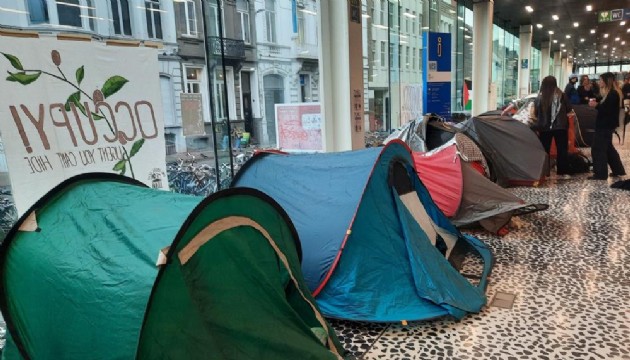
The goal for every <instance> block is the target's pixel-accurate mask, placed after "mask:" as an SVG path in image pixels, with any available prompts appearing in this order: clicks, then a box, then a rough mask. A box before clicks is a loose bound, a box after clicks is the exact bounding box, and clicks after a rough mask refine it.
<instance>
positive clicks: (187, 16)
mask: <svg viewBox="0 0 630 360" xmlns="http://www.w3.org/2000/svg"><path fill="white" fill-rule="evenodd" d="M202 1H203V0H202ZM178 3H179V4H181V8H180V16H181V17H182V18H181V19H180V21H181V22H183V23H185V24H186V26H185V27H184V28H185V32H182V36H186V37H195V38H196V37H199V22H198V21H197V4H195V0H179V1H178ZM190 5H192V17H191V9H190V8H189V6H190ZM191 21H192V23H194V25H193V26H194V29H191ZM191 30H192V31H191Z"/></svg>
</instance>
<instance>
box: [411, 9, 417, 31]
mask: <svg viewBox="0 0 630 360" xmlns="http://www.w3.org/2000/svg"><path fill="white" fill-rule="evenodd" d="M411 14H412V15H413V18H412V19H411V31H412V32H413V34H414V35H415V34H416V18H417V17H416V12H415V11H414V12H412V13H411Z"/></svg>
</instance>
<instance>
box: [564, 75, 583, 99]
mask: <svg viewBox="0 0 630 360" xmlns="http://www.w3.org/2000/svg"><path fill="white" fill-rule="evenodd" d="M577 81H578V77H577V75H575V74H571V76H569V83H568V84H567V86H565V87H564V94H565V95H566V96H567V98H568V99H569V101H571V104H579V103H580V95H579V94H578V91H577V89H576V88H575V84H577Z"/></svg>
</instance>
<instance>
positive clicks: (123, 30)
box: [110, 0, 131, 36]
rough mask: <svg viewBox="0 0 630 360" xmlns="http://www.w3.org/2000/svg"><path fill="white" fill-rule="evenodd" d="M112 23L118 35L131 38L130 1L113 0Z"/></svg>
mask: <svg viewBox="0 0 630 360" xmlns="http://www.w3.org/2000/svg"><path fill="white" fill-rule="evenodd" d="M110 3H111V5H112V21H113V23H114V33H115V34H116V35H126V36H131V20H130V18H129V0H111V2H110Z"/></svg>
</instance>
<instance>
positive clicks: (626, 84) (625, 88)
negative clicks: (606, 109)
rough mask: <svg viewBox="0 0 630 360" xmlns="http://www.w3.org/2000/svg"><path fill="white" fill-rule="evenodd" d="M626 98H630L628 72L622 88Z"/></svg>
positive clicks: (629, 77) (629, 76) (629, 75)
mask: <svg viewBox="0 0 630 360" xmlns="http://www.w3.org/2000/svg"><path fill="white" fill-rule="evenodd" d="M621 92H622V93H623V99H624V100H630V74H626V76H625V77H624V79H623V87H622V88H621Z"/></svg>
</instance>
